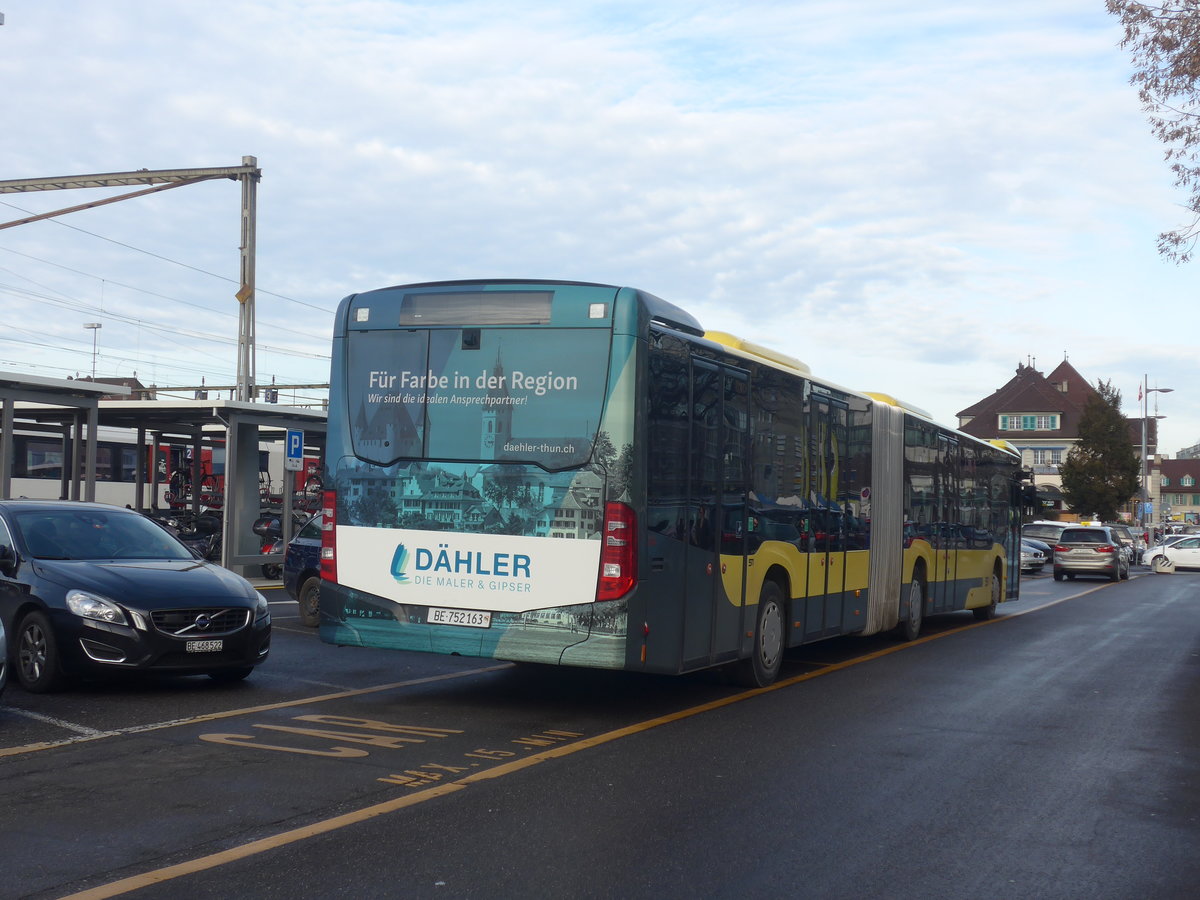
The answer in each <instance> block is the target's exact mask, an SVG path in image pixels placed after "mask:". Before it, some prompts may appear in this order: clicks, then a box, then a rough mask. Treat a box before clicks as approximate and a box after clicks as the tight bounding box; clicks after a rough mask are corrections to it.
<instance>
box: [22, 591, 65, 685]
mask: <svg viewBox="0 0 1200 900" xmlns="http://www.w3.org/2000/svg"><path fill="white" fill-rule="evenodd" d="M17 680H18V681H20V682H21V687H23V688H25V690H27V691H29V692H30V693H34V694H46V693H49V692H51V691H55V690H58V688H60V687H61V686H62V684H63V681H64V680H65V679H64V677H63V674H62V668H61V660H60V659H59V655H58V641H56V640H55V638H54V632H53V631H52V630H51V628H50V620H49V619H47V618H46V616H45V614H43V613H41V612H37V611H34V612H31V613H30V614H29V615H27V616H26V617H25V618H24V619H22V620H21V625H20V627H19V628H18V629H17Z"/></svg>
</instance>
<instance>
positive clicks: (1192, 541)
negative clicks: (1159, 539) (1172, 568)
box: [1145, 534, 1200, 569]
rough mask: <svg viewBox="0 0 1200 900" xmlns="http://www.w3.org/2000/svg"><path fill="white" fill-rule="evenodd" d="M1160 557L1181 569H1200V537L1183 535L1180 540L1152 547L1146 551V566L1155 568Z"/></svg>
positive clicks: (1179, 536)
mask: <svg viewBox="0 0 1200 900" xmlns="http://www.w3.org/2000/svg"><path fill="white" fill-rule="evenodd" d="M1158 557H1163V558H1165V559H1169V560H1170V561H1171V562H1173V563H1175V565H1176V566H1178V567H1179V568H1181V569H1200V535H1194V534H1181V535H1178V540H1174V541H1171V542H1170V543H1166V544H1158V545H1157V546H1155V547H1151V548H1150V549H1149V550H1147V551H1146V556H1145V561H1146V565H1148V566H1150V567H1153V566H1154V560H1155V559H1157V558H1158Z"/></svg>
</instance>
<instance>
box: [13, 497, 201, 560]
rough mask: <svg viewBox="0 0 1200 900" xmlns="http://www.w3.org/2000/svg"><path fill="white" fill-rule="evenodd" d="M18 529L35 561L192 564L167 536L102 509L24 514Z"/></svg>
mask: <svg viewBox="0 0 1200 900" xmlns="http://www.w3.org/2000/svg"><path fill="white" fill-rule="evenodd" d="M16 525H17V529H18V531H20V533H21V535H22V537H23V538H24V539H25V546H26V547H27V548H28V550H29V553H30V554H31V555H32V556H34V557H36V558H38V559H77V560H85V559H192V558H193V557H192V554H191V552H190V551H189V550H188V549H187V548H186V547H185V546H183V544H181V543H179V541H177V540H175V538H173V537H171V535H169V534H168V533H167V532H166V531H164V530H163V529H162V528H160V527H159V526H158V525H155V524H154V523H153V522H151V521H150V520H149V519H147V518H145V517H144V516H140V515H138V514H137V513H132V512H122V511H119V510H106V509H45V508H43V509H28V510H21V511H19V512H18V513H17V514H16Z"/></svg>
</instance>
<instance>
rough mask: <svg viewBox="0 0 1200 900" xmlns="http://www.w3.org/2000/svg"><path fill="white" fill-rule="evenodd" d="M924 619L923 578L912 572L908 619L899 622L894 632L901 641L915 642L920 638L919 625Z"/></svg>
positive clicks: (909, 587)
mask: <svg viewBox="0 0 1200 900" xmlns="http://www.w3.org/2000/svg"><path fill="white" fill-rule="evenodd" d="M924 619H925V576H924V575H922V574H921V573H920V572H913V579H912V582H911V583H910V584H909V586H908V617H907V618H906V619H905V620H904V621H903V622H901V623H900V624H899V625H898V626H897V627H896V631H897V632H898V633H899V635H900V637H901V639H903V640H906V641H915V640H916V639H917V638H918V637H920V636H921V623H922V622H923V621H924Z"/></svg>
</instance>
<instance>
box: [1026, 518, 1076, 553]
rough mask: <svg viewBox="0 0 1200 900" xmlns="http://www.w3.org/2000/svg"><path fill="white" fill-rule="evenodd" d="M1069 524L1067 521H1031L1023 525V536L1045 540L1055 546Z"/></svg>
mask: <svg viewBox="0 0 1200 900" xmlns="http://www.w3.org/2000/svg"><path fill="white" fill-rule="evenodd" d="M1067 524H1068V523H1066V522H1029V523H1028V524H1026V525H1022V526H1021V537H1023V538H1034V539H1036V540H1039V541H1045V542H1046V543H1047V544H1049V545H1050V546H1051V547H1053V546H1054V544H1055V543H1056V542H1057V541H1058V536H1059V535H1060V534H1062V532H1063V529H1064V528H1066V527H1067Z"/></svg>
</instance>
